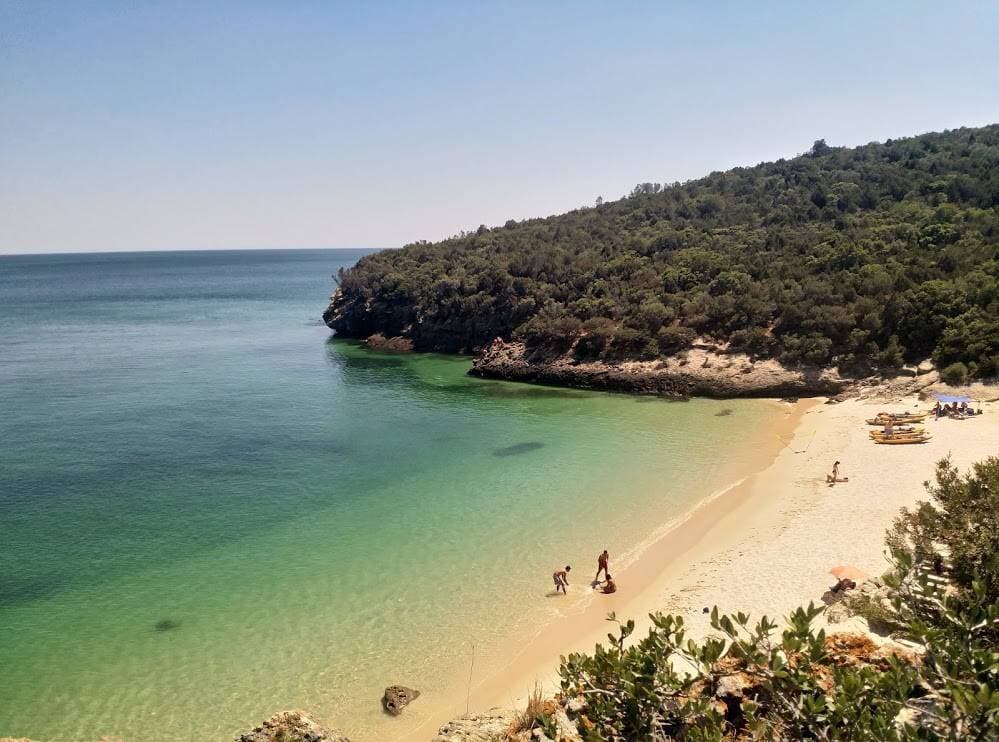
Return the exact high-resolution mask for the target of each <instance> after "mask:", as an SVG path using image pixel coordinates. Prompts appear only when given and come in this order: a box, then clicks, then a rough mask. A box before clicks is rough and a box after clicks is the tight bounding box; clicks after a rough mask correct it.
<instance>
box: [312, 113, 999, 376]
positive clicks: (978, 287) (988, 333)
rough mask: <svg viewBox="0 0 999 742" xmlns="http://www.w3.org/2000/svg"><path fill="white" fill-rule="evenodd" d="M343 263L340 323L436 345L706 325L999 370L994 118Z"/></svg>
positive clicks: (753, 350) (819, 349)
mask: <svg viewBox="0 0 999 742" xmlns="http://www.w3.org/2000/svg"><path fill="white" fill-rule="evenodd" d="M338 281H339V284H340V289H339V291H340V294H339V296H338V298H337V299H336V301H335V302H334V304H333V305H332V306H331V308H330V309H329V310H328V311H327V313H326V315H325V316H326V319H327V322H328V323H329V324H330V326H332V327H333V328H334V329H335V330H337V332H339V333H342V334H345V335H348V336H357V337H366V336H368V335H370V334H372V333H374V332H381V333H383V334H385V335H386V336H389V337H391V336H393V335H405V336H407V337H409V338H411V339H412V340H413V341H414V342H415V344H416V347H417V348H418V349H424V350H443V351H457V350H472V349H474V348H478V347H482V346H484V345H485V344H487V343H488V342H490V341H491V340H492V339H493V338H494V337H496V336H501V337H503V338H511V337H520V338H522V339H523V340H525V341H526V342H527V343H528V345H529V346H530V347H531V348H532V349H534V350H537V351H544V352H549V353H564V352H566V349H568V348H570V347H574V348H575V352H576V354H577V355H578V356H579V357H581V358H596V357H600V358H640V357H649V356H650V355H651V354H653V353H655V352H657V353H658V354H660V355H672V354H676V353H679V352H682V351H683V349H684V348H685V347H687V346H688V345H689V343H690V341H691V339H692V338H693V337H694V336H696V335H702V336H706V337H709V338H714V339H716V340H719V341H731V345H732V348H733V350H736V349H738V350H744V351H745V352H747V353H750V354H751V355H753V356H756V357H766V356H773V357H777V358H779V359H781V360H782V361H784V362H785V363H788V364H815V365H828V364H838V365H840V366H842V367H844V368H845V369H848V370H850V371H852V372H858V373H860V372H864V371H868V370H872V369H888V368H892V367H895V366H898V365H899V364H901V363H902V362H903V361H911V360H915V359H922V358H925V357H927V356H929V355H931V354H932V355H933V356H934V359H935V361H936V363H937V365H938V366H939V367H941V368H942V367H944V366H947V365H950V364H952V363H957V362H961V363H964V364H965V365H966V366H967V367H968V368H969V369H973V370H974V371H975V372H976V373H977V374H978V375H979V376H985V375H990V374H996V373H997V372H999V319H997V318H999V125H992V126H987V127H983V128H979V129H958V130H955V131H949V132H944V133H938V134H925V135H922V136H918V137H913V138H910V139H898V140H894V141H892V140H889V141H887V142H885V143H881V144H879V143H873V144H868V145H864V146H862V147H856V148H852V149H847V148H842V147H829V146H828V145H824V144H823V145H822V146H817V147H813V149H812V150H811V151H810V152H808V153H807V154H804V155H801V156H799V157H795V158H793V159H790V160H778V161H777V162H770V163H764V164H761V165H757V166H755V167H742V168H735V169H733V170H729V171H727V172H724V173H712V174H711V175H709V176H707V177H705V178H701V179H699V180H694V181H689V182H687V183H684V184H680V183H674V184H669V185H665V186H664V185H661V184H657V183H644V184H641V185H639V186H637V187H636V188H635V189H634V190H633V191H632V192H631V194H629V195H628V196H627V197H625V198H623V199H621V200H618V201H613V202H606V203H601V204H600V205H598V206H597V207H595V208H583V209H577V210H575V211H571V212H569V213H566V214H562V215H560V216H554V217H549V218H547V219H528V220H525V221H523V222H507V224H506V225H505V226H503V227H497V228H494V229H489V228H486V227H480V228H479V229H477V230H475V231H474V232H470V233H467V234H462V235H459V236H456V237H453V238H451V239H448V240H444V241H443V242H439V243H434V244H430V243H426V242H419V243H414V244H411V245H408V246H406V247H405V248H403V249H402V250H388V251H383V252H380V253H377V254H374V255H369V256H367V257H365V258H362V259H361V260H360V261H359V262H358V264H357V265H356V266H355V267H354V268H353V269H351V270H348V271H344V272H342V273H341V274H340V275H339V276H338ZM591 335H592V338H590V339H589V340H586V341H585V342H581V343H578V344H575V345H574V341H575V340H576V339H577V338H587V337H589V336H591ZM972 364H975V366H974V367H973V366H972Z"/></svg>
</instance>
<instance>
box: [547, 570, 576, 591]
mask: <svg viewBox="0 0 999 742" xmlns="http://www.w3.org/2000/svg"><path fill="white" fill-rule="evenodd" d="M571 569H572V567H570V566H569V565H568V564H567V565H565V569H557V570H555V572H554V573H553V574H552V580H554V581H555V592H556V593H557V592H559V591H561V592H562V594H563V595H567V593H566V590H565V589H566V587H568V585H569V571H570V570H571Z"/></svg>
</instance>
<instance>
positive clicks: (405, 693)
mask: <svg viewBox="0 0 999 742" xmlns="http://www.w3.org/2000/svg"><path fill="white" fill-rule="evenodd" d="M419 697H420V691H418V690H414V689H413V688H407V687H406V686H404V685H390V686H389V687H388V688H386V689H385V695H384V696H382V706H384V707H385V710H386V711H388V712H389V713H390V714H392V715H393V716H398V715H399V714H401V713H402V710H403V709H404V708H406V706H408V705H409V704H411V703H412V702H413V701H415V700H416V699H417V698H419Z"/></svg>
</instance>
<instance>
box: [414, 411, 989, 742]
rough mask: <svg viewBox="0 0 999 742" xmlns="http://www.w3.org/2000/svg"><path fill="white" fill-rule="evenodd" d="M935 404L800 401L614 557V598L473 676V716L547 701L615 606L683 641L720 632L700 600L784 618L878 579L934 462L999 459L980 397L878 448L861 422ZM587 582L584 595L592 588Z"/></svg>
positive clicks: (429, 719)
mask: <svg viewBox="0 0 999 742" xmlns="http://www.w3.org/2000/svg"><path fill="white" fill-rule="evenodd" d="M929 406H930V405H929V403H926V402H920V401H918V399H917V397H916V396H915V395H910V396H908V397H905V398H902V399H899V398H895V399H893V400H891V401H888V400H886V399H885V398H880V397H879V398H871V399H850V400H847V401H845V402H842V403H839V404H836V405H822V404H819V400H816V399H809V400H803V401H801V402H798V403H795V404H794V405H793V406H792V407H791V409H790V410H789V413H788V414H787V415H786V416H785V417H784V419H783V420H781V421H780V423H779V424H778V425H777V426H776V427H777V428H780V429H781V432H776V431H774V432H776V437H775V436H774V435H769V434H768V436H767V437H768V438H769V442H770V443H771V444H773V443H774V442H775V441H776V440H778V439H779V441H780V445H771V446H770V447H767V446H766V442H764V443H763V444H761V454H762V455H761V459H762V460H763V462H764V464H763V465H762V466H761V467H760V468H758V469H757V470H756V471H755V472H753V473H751V474H748V475H746V476H743V477H742V478H741V479H736V480H734V483H733V484H731V485H729V486H728V487H725V488H722V489H721V490H720V491H718V492H716V493H714V494H713V495H712V496H710V497H708V498H707V499H706V500H703V501H701V502H700V503H699V504H698V505H697V506H695V507H694V508H693V509H692V510H691V511H688V513H687V514H686V515H685V516H682V517H681V518H679V519H676V520H675V521H673V522H671V523H668V524H663V525H662V526H660V527H659V528H658V529H657V530H656V532H655V533H654V534H653V535H652V536H651V537H650V538H649V539H647V540H646V542H643V544H642V545H641V546H642V547H644V548H640V549H639V555H638V558H637V559H635V560H634V562H633V563H631V564H629V565H627V566H626V567H624V568H620V569H614V558H613V555H612V559H611V566H612V569H613V570H614V574H615V581H616V582H617V583H618V586H619V591H618V593H616V594H615V595H613V596H603V595H599V594H594V598H595V599H592V600H589V601H586V602H580V603H578V604H577V605H580V606H581V607H579V608H578V609H576V610H569V611H567V614H568V615H566V616H565V617H564V618H563V619H561V620H558V621H556V622H552V623H551V624H548V625H547V626H545V627H544V628H543V629H542V630H541V631H540V632H539V634H538V635H537V636H535V637H533V638H532V639H531V640H530V641H528V642H526V643H519V644H517V643H511V645H510V646H511V654H510V661H509V662H508V663H507V664H506V665H505V666H504V667H503V668H502V669H500V670H499V671H497V672H495V673H493V674H492V675H490V676H489V677H487V678H484V679H481V680H478V682H473V684H472V686H473V687H472V689H471V693H470V695H469V696H468V709H469V713H471V714H475V713H482V712H485V711H487V710H488V709H491V708H496V707H502V708H523V707H524V705H525V703H526V699H527V696H528V695H529V693H530V692H531V690H532V689H533V688H535V687H536V686H537V687H540V689H541V690H542V693H543V694H544V695H545V696H546V697H548V696H551V695H552V694H553V693H554V692H555V691H557V689H558V661H559V656H560V655H567V654H569V653H572V652H592V650H593V646H594V644H596V643H598V642H603V641H605V640H606V634H607V632H608V631H609V630H611V629H612V628H613V627H611V626H610V625H608V623H607V621H606V620H605V618H606V615H607V613H609V612H611V611H614V612H615V613H616V614H617V616H618V617H619V618H620V619H622V620H627V619H633V620H635V623H636V627H635V634H634V636H636V637H637V636H642V635H644V634H645V633H646V632H647V630H648V629H649V628H650V627H651V621H650V620H649V618H648V613H650V612H654V611H660V612H663V613H677V614H680V615H682V616H683V618H684V621H685V625H686V628H687V633H688V636H689V637H690V638H703V637H704V636H705V635H707V634H709V633H711V632H712V630H711V628H710V624H709V617H708V616H707V615H704V614H703V613H702V609H703V608H704V607H707V608H711V607H713V606H715V605H718V607H719V610H720V611H722V612H734V611H743V612H748V613H750V614H751V615H752V617H753V618H754V619H759V618H760V617H762V616H763V615H768V616H771V617H777V618H778V619H782V618H783V617H784V616H785V615H787V613H789V612H790V611H791V610H793V609H794V608H795V607H797V606H799V605H807V604H808V602H809V601H812V602H815V603H816V604H819V603H820V598H821V595H822V594H823V592H824V591H825V589H826V588H828V586H829V585H830V584H832V582H833V578H832V577H831V576H830V575H829V574H828V570H829V569H830V568H831V567H832V566H835V565H837V564H853V565H856V566H857V567H859V568H861V569H862V570H864V571H865V572H867V573H868V575H870V576H875V575H878V574H881V573H882V572H883V571H884V570H885V569H886V568H887V567H888V562H887V560H886V558H885V556H884V552H885V545H884V535H885V531H886V530H887V529H888V528H889V527H890V525H891V522H892V520H893V519H894V517H895V516H896V515H897V513H898V510H899V509H900V508H901V507H906V506H909V507H911V506H912V505H914V504H915V503H916V502H917V501H919V500H921V499H926V498H927V495H926V492H925V489H924V487H923V486H922V485H923V482H924V481H925V480H929V479H932V476H933V471H934V467H935V464H936V462H937V461H938V460H939V459H941V458H943V457H944V456H946V455H951V457H952V460H953V461H954V463H955V464H957V465H958V466H959V467H960V468H961V469H962V471H963V470H965V469H967V468H968V466H970V464H972V463H974V462H975V461H979V460H981V459H984V458H986V457H987V456H990V455H999V406H997V404H996V403H995V402H989V403H985V404H983V405H982V409H983V410H984V412H985V414H983V415H982V416H981V417H980V418H978V419H976V420H969V421H954V420H947V419H944V420H939V421H936V420H932V419H929V418H928V419H927V422H926V427H927V429H928V430H929V431H930V432H931V433H932V434H933V439H932V440H930V441H929V442H928V443H925V444H921V445H915V446H878V445H876V444H873V443H872V442H871V441H870V440H869V439H868V436H867V430H868V429H869V428H868V426H866V425H865V424H864V418H866V417H870V416H871V415H872V414H873V413H874V412H876V411H878V410H881V409H890V410H892V411H903V410H912V409H913V408H916V409H922V410H926V409H928V408H929ZM781 433H783V435H782V434H781ZM835 460H839V461H841V462H842V470H843V474H844V475H846V476H848V477H850V479H851V481H850V482H846V483H841V484H836V485H835V486H829V485H828V484H827V483H826V482H825V475H826V474H827V473H828V471H829V469H830V467H831V465H832V463H833V461H835ZM588 572H589V570H587V575H586V577H585V578H584V580H589V579H590V578H589V575H588ZM576 585H578V583H575V582H574V586H576ZM588 585H589V583H588V582H585V583H583V584H582V587H577V590H584V591H586V592H589V586H588ZM578 594H579V593H577V595H578ZM575 607H576V606H573V608H575ZM819 620H820V621H822V622H824V621H825V619H824V617H823V618H820V619H819ZM836 628H837V627H836V626H833V627H832V629H833V630H835V629H836ZM840 628H844V629H845V628H846V626H843V625H841V626H840ZM453 700H454V699H451V711H450V713H445V707H446V706H447V705H448V704H447V703H445V702H444V701H443V699H442V702H441V703H440V704H439V708H435V709H434V710H433V711H431V712H428V713H427V715H426V718H425V720H424V721H422V722H421V724H420V725H419V727H418V728H416V729H414V730H412V731H411V732H409V733H407V734H406V735H405V736H403V737H402V739H405V740H414V739H428V738H430V737H432V736H433V734H434V733H436V729H437V727H439V726H440V724H443V723H445V722H446V721H448V720H449V719H452V718H455V717H458V716H460V715H461V714H462V713H464V708H465V700H466V699H465V697H464V696H463V697H462V698H461V703H460V704H456V703H454V702H453Z"/></svg>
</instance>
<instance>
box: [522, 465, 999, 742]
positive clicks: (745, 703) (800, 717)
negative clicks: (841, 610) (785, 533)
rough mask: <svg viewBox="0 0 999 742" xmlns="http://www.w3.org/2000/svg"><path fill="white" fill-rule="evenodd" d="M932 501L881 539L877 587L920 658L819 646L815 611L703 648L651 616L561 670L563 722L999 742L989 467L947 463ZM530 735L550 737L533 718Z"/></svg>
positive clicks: (998, 622)
mask: <svg viewBox="0 0 999 742" xmlns="http://www.w3.org/2000/svg"><path fill="white" fill-rule="evenodd" d="M930 491H931V494H932V496H933V501H932V502H931V503H925V504H923V505H921V506H920V507H919V508H918V509H916V510H915V511H914V512H905V511H903V513H902V515H901V517H900V519H899V521H898V523H897V524H896V526H895V528H894V530H893V531H892V532H890V534H889V539H888V542H889V545H890V546H891V547H892V553H893V555H894V568H893V570H892V573H891V574H890V575H889V576H887V577H886V582H887V583H888V584H889V585H890V586H892V589H893V597H892V599H891V607H890V608H889V610H890V612H891V613H892V616H891V621H892V624H893V625H894V626H896V627H897V633H898V634H899V635H900V637H901V638H905V639H908V640H909V641H911V642H914V643H915V644H917V645H920V646H921V647H922V648H923V649H924V651H922V652H920V653H913V654H907V653H905V652H904V651H903V652H902V653H898V654H895V653H893V652H891V651H888V652H885V651H884V650H880V651H877V650H874V647H873V645H871V644H870V642H869V641H868V640H866V639H865V638H864V637H862V636H858V635H852V636H849V635H848V636H840V637H835V636H826V634H825V632H824V631H822V630H816V629H815V628H814V627H813V626H812V622H813V620H814V619H815V618H816V617H817V616H818V614H819V613H821V609H817V608H814V607H812V606H809V607H808V608H799V609H797V610H796V611H795V612H794V613H793V614H792V615H791V616H789V617H788V625H787V628H786V629H784V630H783V632H781V633H779V634H776V628H777V627H776V624H775V623H774V622H773V621H768V620H767V619H766V618H764V619H762V620H761V621H759V622H758V623H756V624H755V625H754V624H751V623H750V621H749V617H748V616H744V615H741V614H740V615H736V616H722V615H718V613H717V611H716V612H715V613H713V614H712V617H711V619H712V620H711V622H712V626H713V627H714V628H715V629H716V632H717V635H716V636H715V637H714V638H709V639H707V640H705V641H703V642H700V643H698V642H693V641H688V640H686V638H685V636H684V628H683V621H682V619H681V618H679V617H676V616H662V615H654V616H652V619H653V623H654V626H653V628H652V629H650V631H649V633H648V635H647V636H646V637H645V638H643V639H641V640H640V641H639V642H637V643H634V644H630V643H629V640H630V636H631V634H632V633H633V630H634V623H633V622H630V621H629V622H627V623H625V624H622V625H619V629H618V632H617V635H614V634H609V635H608V638H609V645H608V646H607V647H602V646H598V647H597V650H596V652H595V653H594V654H592V655H584V654H573V655H570V656H569V657H566V658H563V661H562V666H561V669H560V675H561V678H562V705H563V706H564V708H565V709H566V710H567V711H568V715H569V717H570V721H571V723H572V724H573V725H574V726H575V727H576V728H577V729H578V730H579V731H580V733H581V734H582V736H583V738H584V739H586V740H588V741H589V740H633V739H647V740H668V739H684V740H722V739H774V740H780V739H795V740H797V739H824V740H835V739H841V740H885V741H887V740H944V739H947V740H958V739H960V740H996V739H999V582H997V579H996V576H997V573H999V561H997V559H999V557H997V552H999V527H997V520H996V517H997V516H996V514H997V513H999V459H997V458H992V459H989V460H987V461H985V462H983V463H981V464H978V465H976V466H975V467H974V470H973V472H972V473H971V474H969V475H967V476H964V477H962V476H960V474H959V473H958V472H957V471H956V470H955V469H954V468H953V467H952V466H951V465H950V464H949V462H947V461H943V462H941V463H940V464H939V466H938V469H937V482H936V485H935V486H933V487H931V488H930ZM982 513H985V516H984V517H979V516H980V515H981V514H982ZM931 576H932V577H933V578H934V579H935V580H936V581H935V582H934V581H931ZM941 583H942V584H941ZM612 619H613V617H612ZM775 634H776V636H775ZM865 645H866V649H865ZM872 650H874V651H872ZM526 721H527V725H537V726H540V727H542V728H545V729H550V728H551V727H552V725H553V724H554V718H553V714H552V713H551V709H547V708H544V707H537V708H536V709H535V710H534V713H533V715H532V718H529V719H527V720H526Z"/></svg>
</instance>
